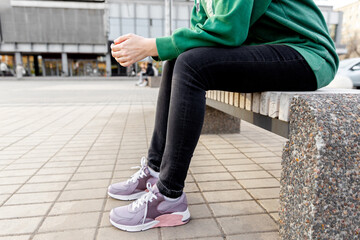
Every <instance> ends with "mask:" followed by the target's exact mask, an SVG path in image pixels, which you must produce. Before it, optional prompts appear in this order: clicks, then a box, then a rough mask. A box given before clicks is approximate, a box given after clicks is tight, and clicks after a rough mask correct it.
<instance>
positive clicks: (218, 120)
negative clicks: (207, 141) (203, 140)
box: [201, 106, 240, 134]
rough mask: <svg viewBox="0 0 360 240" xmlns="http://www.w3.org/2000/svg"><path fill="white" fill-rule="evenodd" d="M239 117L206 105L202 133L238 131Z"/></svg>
mask: <svg viewBox="0 0 360 240" xmlns="http://www.w3.org/2000/svg"><path fill="white" fill-rule="evenodd" d="M239 132H240V119H239V118H237V117H233V116H231V115H229V114H226V113H224V112H221V111H219V110H217V109H215V108H212V107H209V106H206V111H205V119H204V125H203V128H202V132H201V133H202V134H225V133H239Z"/></svg>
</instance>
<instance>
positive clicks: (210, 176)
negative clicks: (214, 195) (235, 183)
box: [193, 172, 234, 182]
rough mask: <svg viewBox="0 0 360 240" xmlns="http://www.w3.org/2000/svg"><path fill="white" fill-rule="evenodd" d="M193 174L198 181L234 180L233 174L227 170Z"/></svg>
mask: <svg viewBox="0 0 360 240" xmlns="http://www.w3.org/2000/svg"><path fill="white" fill-rule="evenodd" d="M193 176H194V178H195V180H196V181H197V182H206V181H221V180H234V178H233V176H231V175H230V174H229V173H227V172H222V173H203V174H193Z"/></svg>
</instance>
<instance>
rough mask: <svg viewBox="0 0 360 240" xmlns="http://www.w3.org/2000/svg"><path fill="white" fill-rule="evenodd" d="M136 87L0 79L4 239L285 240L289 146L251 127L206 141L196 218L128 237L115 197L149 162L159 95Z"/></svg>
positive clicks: (198, 158) (193, 188)
mask: <svg viewBox="0 0 360 240" xmlns="http://www.w3.org/2000/svg"><path fill="white" fill-rule="evenodd" d="M135 81H136V80H134V81H91V82H86V81H81V82H80V81H78V82H76V81H63V82H61V81H52V82H44V81H26V82H25V81H22V82H16V81H11V82H0V136H1V137H0V240H5V239H6V240H25V239H36V240H40V239H44V240H45V239H46V240H51V239H62V240H67V239H69V240H72V239H76V240H80V239H84V240H88V239H99V240H107V239H111V240H113V239H126V240H131V239H147V240H152V239H156V240H161V239H164V240H165V239H207V240H218V239H219V240H220V239H231V240H235V239H240V240H241V239H246V240H251V239H256V240H257V239H266V240H272V239H278V238H279V237H278V225H277V221H278V205H279V203H278V199H279V178H280V168H281V166H280V162H281V152H282V147H283V144H284V143H285V139H284V138H281V137H279V136H276V135H274V134H271V133H269V132H266V131H264V130H261V129H259V128H257V127H255V126H252V125H250V124H246V123H245V122H243V123H242V126H241V128H242V132H241V134H229V135H203V136H201V138H200V142H199V144H198V146H197V148H196V152H195V155H194V157H193V160H192V163H191V166H190V171H189V175H188V178H187V182H186V188H185V191H186V192H187V196H188V200H189V203H190V212H191V214H192V220H191V221H190V223H189V224H186V225H184V226H180V227H175V228H162V229H152V230H149V231H146V232H141V233H127V232H122V231H120V230H117V229H115V228H114V227H112V226H110V223H109V221H108V215H109V211H110V209H111V208H113V207H116V206H120V205H123V204H128V203H129V202H121V201H116V200H113V199H111V198H108V197H107V195H106V190H107V186H108V185H109V184H110V183H113V182H116V181H120V180H125V179H127V178H128V177H129V176H130V175H131V174H132V173H133V172H134V171H136V170H132V169H130V168H131V167H133V166H137V165H139V163H140V158H141V157H142V156H144V155H146V151H147V147H148V145H149V142H150V138H151V134H152V129H153V125H154V110H155V103H156V96H157V91H158V90H157V89H150V88H137V87H135V86H134V83H135Z"/></svg>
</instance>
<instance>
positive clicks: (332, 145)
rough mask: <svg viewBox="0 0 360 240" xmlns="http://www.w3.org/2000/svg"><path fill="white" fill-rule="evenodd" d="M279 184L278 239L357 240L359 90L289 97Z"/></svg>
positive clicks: (359, 211) (359, 210) (359, 214)
mask: <svg viewBox="0 0 360 240" xmlns="http://www.w3.org/2000/svg"><path fill="white" fill-rule="evenodd" d="M280 183H281V191H280V205H281V209H280V235H281V238H282V239H286V240H288V239H358V238H360V94H356V95H355V94H353V95H350V94H349V95H346V94H332V95H309V96H299V97H297V98H295V99H294V100H293V103H292V105H291V108H290V134H289V141H288V142H287V144H286V146H285V148H284V152H283V160H282V175H281V182H280Z"/></svg>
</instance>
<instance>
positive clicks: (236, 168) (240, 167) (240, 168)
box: [226, 164, 262, 172]
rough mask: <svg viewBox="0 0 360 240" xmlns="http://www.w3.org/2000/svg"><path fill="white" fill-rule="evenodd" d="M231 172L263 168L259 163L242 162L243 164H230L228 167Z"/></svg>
mask: <svg viewBox="0 0 360 240" xmlns="http://www.w3.org/2000/svg"><path fill="white" fill-rule="evenodd" d="M226 168H227V169H228V170H229V171H230V172H246V171H257V170H262V168H261V167H260V166H259V165H256V164H242V165H230V166H227V167H226Z"/></svg>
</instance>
